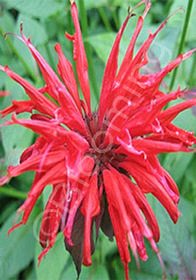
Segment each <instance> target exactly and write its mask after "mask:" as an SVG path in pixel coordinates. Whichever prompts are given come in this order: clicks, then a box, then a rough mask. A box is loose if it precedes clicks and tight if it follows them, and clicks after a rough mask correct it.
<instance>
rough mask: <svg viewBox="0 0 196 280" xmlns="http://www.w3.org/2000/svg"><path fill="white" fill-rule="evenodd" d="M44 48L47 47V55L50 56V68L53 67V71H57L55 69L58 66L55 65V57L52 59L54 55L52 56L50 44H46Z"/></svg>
mask: <svg viewBox="0 0 196 280" xmlns="http://www.w3.org/2000/svg"><path fill="white" fill-rule="evenodd" d="M44 47H45V50H46V53H47V55H48V60H49V63H50V66H51V67H52V68H53V69H55V68H56V65H55V63H54V60H53V57H52V54H51V51H50V48H49V45H48V42H46V43H45V44H44Z"/></svg>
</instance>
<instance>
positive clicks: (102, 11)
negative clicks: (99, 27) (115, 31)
mask: <svg viewBox="0 0 196 280" xmlns="http://www.w3.org/2000/svg"><path fill="white" fill-rule="evenodd" d="M98 11H99V14H100V16H101V19H102V21H103V23H104V25H105V28H106V30H107V31H108V32H111V31H112V27H111V24H110V22H109V20H108V17H107V15H106V14H105V11H104V9H103V7H99V8H98Z"/></svg>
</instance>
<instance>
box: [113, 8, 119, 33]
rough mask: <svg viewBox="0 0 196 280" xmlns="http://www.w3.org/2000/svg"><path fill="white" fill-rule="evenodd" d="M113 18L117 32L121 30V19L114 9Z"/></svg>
mask: <svg viewBox="0 0 196 280" xmlns="http://www.w3.org/2000/svg"><path fill="white" fill-rule="evenodd" d="M112 16H113V20H114V23H115V25H116V28H117V30H119V29H120V23H119V18H118V15H117V13H116V10H115V8H112Z"/></svg>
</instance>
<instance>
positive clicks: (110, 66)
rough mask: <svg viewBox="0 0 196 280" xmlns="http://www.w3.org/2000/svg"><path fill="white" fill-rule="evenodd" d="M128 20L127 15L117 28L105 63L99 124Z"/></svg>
mask: <svg viewBox="0 0 196 280" xmlns="http://www.w3.org/2000/svg"><path fill="white" fill-rule="evenodd" d="M128 21H129V16H127V18H126V20H125V21H124V23H123V25H122V27H121V29H120V30H119V32H118V34H117V36H116V39H115V42H114V45H113V47H112V50H111V53H110V56H109V59H108V62H107V64H106V68H105V72H104V76H103V82H102V89H101V97H100V104H99V122H100V124H101V122H102V120H103V117H104V113H105V110H106V107H107V103H108V97H109V95H110V94H111V92H112V89H113V87H114V86H115V84H114V82H115V77H116V72H117V68H118V53H119V45H120V40H121V37H122V34H123V32H124V29H125V27H126V25H127V23H128Z"/></svg>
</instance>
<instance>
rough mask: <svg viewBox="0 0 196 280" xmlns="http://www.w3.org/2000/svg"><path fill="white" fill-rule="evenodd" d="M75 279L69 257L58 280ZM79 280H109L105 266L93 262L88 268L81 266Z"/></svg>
mask: <svg viewBox="0 0 196 280" xmlns="http://www.w3.org/2000/svg"><path fill="white" fill-rule="evenodd" d="M76 277H77V274H76V270H75V267H74V264H73V260H72V258H71V257H69V259H68V261H67V263H66V266H65V269H64V272H63V273H62V276H61V278H60V280H64V279H76ZM79 279H80V280H100V279H104V280H109V275H108V272H107V270H106V267H105V265H104V264H102V263H100V262H98V261H97V260H95V261H93V264H92V265H91V266H90V267H85V266H82V270H81V274H80V277H79Z"/></svg>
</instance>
